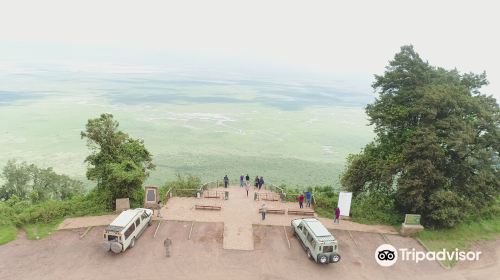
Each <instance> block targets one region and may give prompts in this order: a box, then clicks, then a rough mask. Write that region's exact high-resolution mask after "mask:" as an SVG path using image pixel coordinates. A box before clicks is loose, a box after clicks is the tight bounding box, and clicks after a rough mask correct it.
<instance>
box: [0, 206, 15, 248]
mask: <svg viewBox="0 0 500 280" xmlns="http://www.w3.org/2000/svg"><path fill="white" fill-rule="evenodd" d="M14 214H15V213H14V210H13V209H12V208H10V207H9V206H8V205H6V204H5V203H2V202H0V245H2V244H5V243H8V242H10V241H12V240H14V239H16V234H17V228H16V225H15V224H14V223H13V222H12V220H11V219H12V216H13V215H14Z"/></svg>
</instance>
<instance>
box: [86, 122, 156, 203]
mask: <svg viewBox="0 0 500 280" xmlns="http://www.w3.org/2000/svg"><path fill="white" fill-rule="evenodd" d="M118 126H119V123H118V122H117V121H116V120H114V118H113V115H111V114H102V115H101V116H100V117H99V118H95V119H89V120H88V122H87V125H86V129H85V131H82V132H81V137H82V139H84V138H85V139H87V146H88V147H89V149H90V151H91V154H90V155H89V156H88V157H87V158H86V160H85V162H87V163H88V165H89V167H88V169H87V178H88V179H89V180H94V181H96V182H97V188H98V190H99V191H100V193H101V195H106V196H108V197H107V198H108V199H109V201H108V203H109V206H110V207H112V205H113V203H114V200H115V199H116V198H123V197H129V198H131V199H136V200H138V199H140V198H138V197H137V196H136V193H137V192H138V191H140V190H142V184H143V183H144V181H145V180H146V178H147V177H148V176H149V171H150V170H153V169H154V168H155V166H154V164H153V158H152V156H151V154H150V153H149V151H148V150H147V149H146V147H145V146H144V142H143V141H142V140H138V139H132V138H130V137H129V136H128V134H126V133H124V132H122V131H120V130H118ZM135 202H136V203H137V202H139V201H135Z"/></svg>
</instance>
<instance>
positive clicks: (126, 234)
mask: <svg viewBox="0 0 500 280" xmlns="http://www.w3.org/2000/svg"><path fill="white" fill-rule="evenodd" d="M134 230H135V225H134V224H133V223H132V224H131V225H130V227H129V228H128V229H127V230H126V231H125V239H128V237H129V236H130V235H131V234H132V232H134Z"/></svg>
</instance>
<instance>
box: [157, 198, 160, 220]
mask: <svg viewBox="0 0 500 280" xmlns="http://www.w3.org/2000/svg"><path fill="white" fill-rule="evenodd" d="M157 208H158V213H156V217H158V218H161V214H160V213H161V200H158V204H157Z"/></svg>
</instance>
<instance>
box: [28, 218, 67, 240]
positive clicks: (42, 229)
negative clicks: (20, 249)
mask: <svg viewBox="0 0 500 280" xmlns="http://www.w3.org/2000/svg"><path fill="white" fill-rule="evenodd" d="M62 220H63V219H56V220H54V221H52V222H49V223H36V224H27V225H24V226H23V227H22V228H23V229H24V231H26V236H27V237H28V239H30V240H38V239H42V238H44V237H47V236H49V235H50V234H52V233H53V232H54V231H56V230H57V226H58V225H59V224H60V223H61V222H62Z"/></svg>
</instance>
